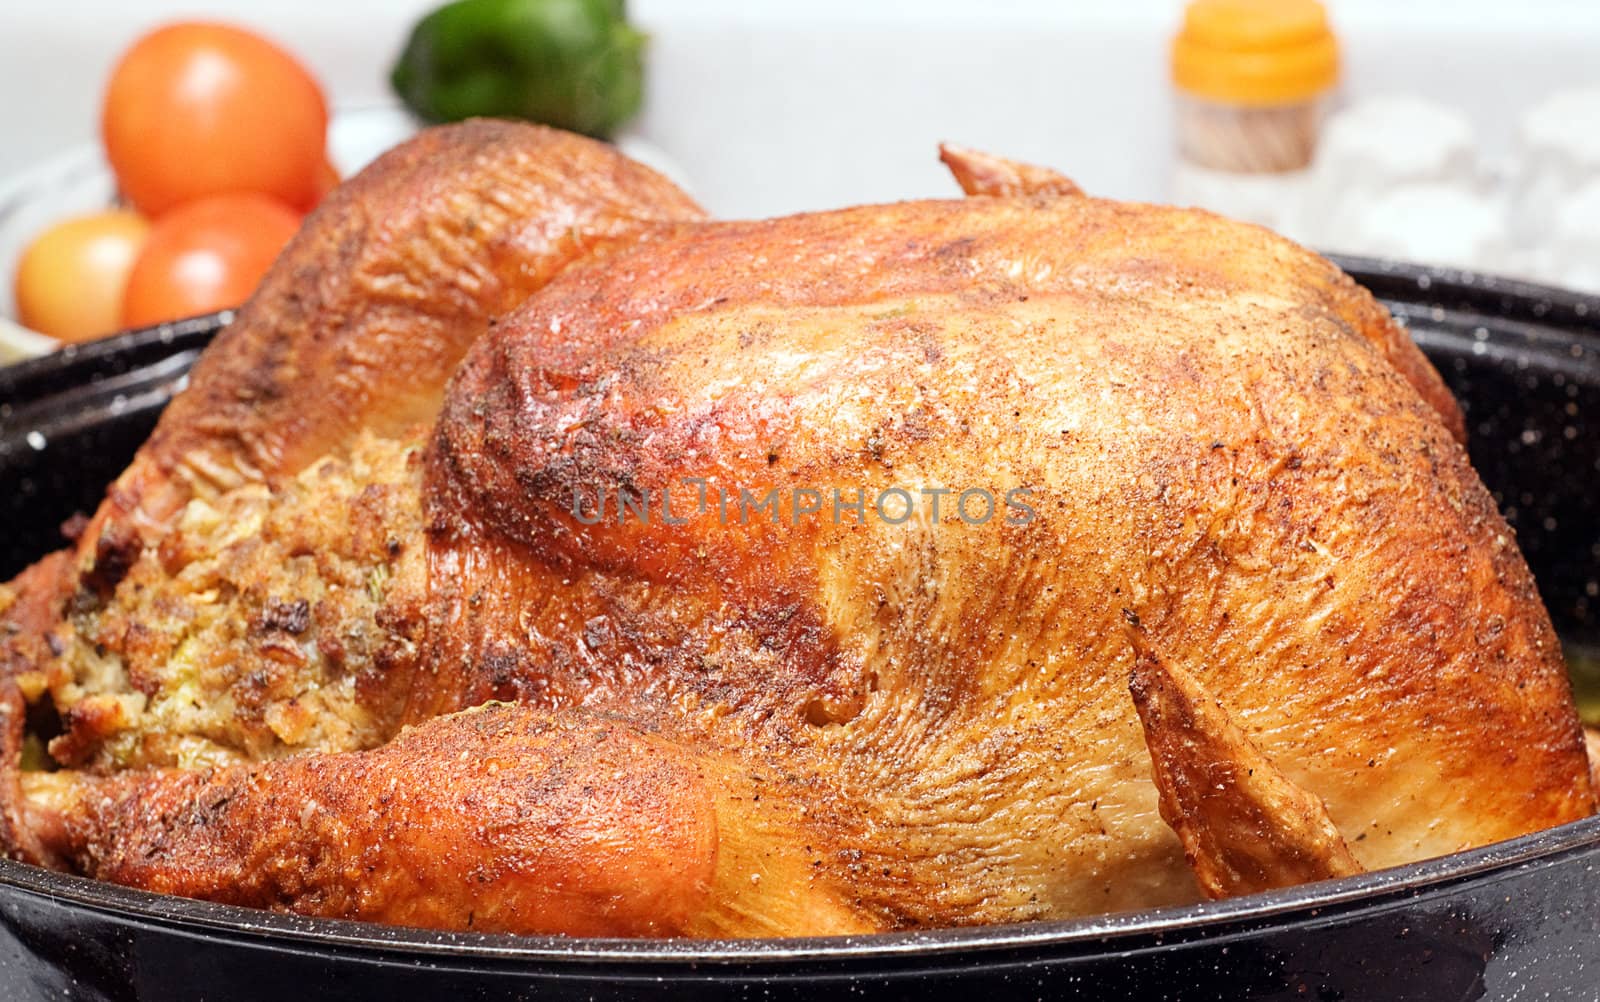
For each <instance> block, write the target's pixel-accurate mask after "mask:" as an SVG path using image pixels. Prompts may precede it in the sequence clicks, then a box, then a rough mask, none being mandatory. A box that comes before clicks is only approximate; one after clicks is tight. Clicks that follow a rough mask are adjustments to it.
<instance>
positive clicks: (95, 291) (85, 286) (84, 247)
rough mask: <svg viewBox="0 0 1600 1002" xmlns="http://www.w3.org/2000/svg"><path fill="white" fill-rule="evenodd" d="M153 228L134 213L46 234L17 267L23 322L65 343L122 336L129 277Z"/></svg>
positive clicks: (86, 219) (102, 215)
mask: <svg viewBox="0 0 1600 1002" xmlns="http://www.w3.org/2000/svg"><path fill="white" fill-rule="evenodd" d="M149 230H150V224H149V223H147V222H145V221H144V218H143V217H142V216H140V215H138V214H137V213H134V212H126V211H114V212H99V213H95V214H94V215H90V216H79V217H77V218H75V219H68V220H66V221H64V222H60V223H57V224H56V225H54V226H52V227H50V228H49V229H48V230H45V231H44V232H43V233H41V234H39V236H37V237H35V238H34V241H33V243H31V244H29V245H28V249H27V250H25V251H23V252H22V260H21V261H19V262H18V263H17V275H16V298H17V319H18V320H20V321H22V323H23V325H24V326H26V327H31V328H33V329H34V330H36V331H38V332H39V333H41V334H48V335H50V336H51V337H55V338H60V339H61V340H63V341H84V340H87V339H89V338H95V337H102V336H104V335H106V334H110V333H112V332H113V331H115V330H117V329H118V328H119V327H120V326H121V323H122V293H123V289H124V287H126V286H127V284H128V272H129V271H130V270H131V269H132V268H133V262H134V259H135V258H136V257H138V255H139V250H140V248H142V247H143V246H144V243H145V237H146V235H147V234H148V233H149Z"/></svg>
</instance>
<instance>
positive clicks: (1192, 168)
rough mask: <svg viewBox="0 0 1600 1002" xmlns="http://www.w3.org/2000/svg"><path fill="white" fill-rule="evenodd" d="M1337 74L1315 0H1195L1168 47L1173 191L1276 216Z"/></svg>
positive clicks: (1215, 205)
mask: <svg viewBox="0 0 1600 1002" xmlns="http://www.w3.org/2000/svg"><path fill="white" fill-rule="evenodd" d="M1338 80H1339V45H1338V42H1337V40H1336V39H1335V38H1334V35H1333V31H1332V29H1331V28H1330V27H1329V26H1328V18H1327V12H1326V11H1325V10H1324V9H1323V6H1322V4H1320V3H1318V2H1316V0H1194V2H1192V3H1190V4H1189V6H1188V8H1187V9H1186V10H1185V12H1184V19H1183V27H1182V30H1181V31H1180V32H1179V33H1178V36H1177V38H1176V39H1175V40H1174V42H1173V46H1172V82H1173V86H1174V88H1175V89H1176V108H1175V124H1176V128H1177V154H1178V157H1177V160H1178V162H1177V166H1176V169H1175V172H1174V195H1175V197H1176V198H1177V200H1179V201H1182V202H1192V203H1195V204H1199V205H1203V206H1205V207H1207V208H1212V209H1216V210H1217V211H1220V212H1223V213H1226V214H1228V215H1233V216H1236V217H1238V218H1243V219H1249V220H1251V221H1254V222H1260V223H1265V224H1267V225H1273V224H1275V223H1276V222H1277V219H1278V217H1279V215H1280V213H1282V212H1283V211H1285V210H1286V209H1288V208H1289V207H1290V206H1291V204H1292V202H1293V200H1294V198H1295V196H1296V185H1297V184H1298V181H1299V179H1300V177H1301V175H1302V173H1303V172H1304V170H1305V168H1306V167H1307V166H1308V165H1309V164H1310V163H1311V157H1312V154H1313V153H1314V152H1315V150H1316V143H1317V133H1318V130H1319V129H1320V128H1321V124H1322V119H1323V117H1324V115H1325V114H1326V113H1327V111H1328V108H1329V106H1330V104H1331V101H1332V96H1333V92H1334V89H1335V87H1336V85H1337V84H1338Z"/></svg>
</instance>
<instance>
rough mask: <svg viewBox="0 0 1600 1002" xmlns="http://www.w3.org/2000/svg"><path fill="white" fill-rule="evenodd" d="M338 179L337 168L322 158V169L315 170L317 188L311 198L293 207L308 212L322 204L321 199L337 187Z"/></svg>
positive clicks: (331, 162)
mask: <svg viewBox="0 0 1600 1002" xmlns="http://www.w3.org/2000/svg"><path fill="white" fill-rule="evenodd" d="M340 180H341V179H340V177H339V168H337V167H335V166H334V165H333V161H331V160H324V161H323V162H322V169H321V170H319V171H318V172H317V189H316V191H315V192H314V193H313V194H312V196H311V200H310V201H308V202H302V203H299V204H297V205H296V206H295V207H296V208H298V209H300V210H301V211H302V212H310V211H311V210H312V209H315V208H316V207H317V206H319V205H321V204H322V200H323V199H324V198H327V197H328V193H329V192H331V191H333V189H335V188H337V187H339V181H340Z"/></svg>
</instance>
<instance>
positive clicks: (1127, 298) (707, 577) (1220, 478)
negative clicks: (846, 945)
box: [412, 198, 1591, 925]
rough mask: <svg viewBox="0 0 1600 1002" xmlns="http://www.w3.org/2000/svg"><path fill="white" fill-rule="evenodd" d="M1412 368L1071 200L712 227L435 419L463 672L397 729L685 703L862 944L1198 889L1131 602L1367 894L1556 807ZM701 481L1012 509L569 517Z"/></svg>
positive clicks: (1580, 775) (1520, 593) (1493, 599)
mask: <svg viewBox="0 0 1600 1002" xmlns="http://www.w3.org/2000/svg"><path fill="white" fill-rule="evenodd" d="M1414 353H1415V348H1414V347H1411V346H1410V345H1409V342H1406V341H1405V340H1404V338H1403V335H1402V334H1400V333H1399V332H1398V331H1396V330H1395V328H1394V327H1393V325H1392V323H1391V322H1390V321H1388V320H1387V319H1386V318H1384V317H1382V314H1381V311H1379V310H1378V308H1377V307H1376V305H1375V304H1373V303H1372V301H1371V299H1370V297H1368V296H1367V295H1366V294H1365V293H1364V292H1361V291H1360V290H1358V289H1356V288H1355V287H1354V286H1352V285H1351V284H1350V283H1348V281H1347V280H1345V279H1343V278H1342V277H1341V276H1339V275H1338V273H1337V272H1336V271H1335V270H1334V269H1333V268H1332V267H1331V266H1330V265H1328V264H1327V263H1326V262H1324V261H1322V260H1321V259H1319V258H1316V257H1315V256H1313V255H1311V254H1309V253H1307V252H1304V251H1301V250H1299V249H1298V248H1295V247H1293V246H1292V245H1290V244H1288V243H1286V242H1284V241H1281V240H1278V239H1276V238H1273V237H1271V236H1269V235H1267V234H1265V233H1263V232H1262V231H1260V230H1257V229H1254V228H1251V227H1245V226H1240V225H1236V224H1232V223H1228V222H1225V221H1222V220H1219V219H1216V218H1214V217H1210V216H1207V215H1204V214H1200V213H1192V212H1182V211H1177V210H1170V209H1161V208H1154V207H1145V206H1127V205H1118V204H1115V203H1109V202H1101V201H1095V200H1089V199H1079V198H1044V199H1037V200H1031V201H1029V200H1015V199H974V200H970V201H967V202H940V203H909V204H905V205H897V206H889V207H868V208H861V209H850V210H844V211H841V212H836V213H826V214H821V215H815V216H802V217H795V218H790V219H781V220H773V221H770V222H762V223H735V224H725V225H721V226H714V227H712V226H708V227H705V228H700V229H697V230H694V231H692V232H686V233H683V234H681V235H677V236H673V237H669V238H666V239H664V240H662V241H660V242H658V243H654V244H652V245H650V246H648V247H645V248H641V249H639V250H637V251H634V252H630V253H626V254H622V255H619V256H617V257H616V258H613V259H611V260H609V261H607V262H605V264H604V265H603V266H595V267H587V266H585V267H581V268H579V269H576V270H574V271H571V272H569V273H567V274H566V275H564V276H562V278H561V279H559V280H558V281H556V282H555V283H552V285H551V286H549V287H548V288H546V289H545V290H544V291H543V292H542V293H541V294H540V295H539V296H537V297H535V298H534V299H532V300H530V301H529V303H528V304H527V305H526V306H525V307H524V308H523V310H522V311H520V312H519V314H518V315H517V316H516V317H514V318H513V319H512V320H510V321H509V322H508V323H507V324H505V325H503V326H502V327H501V328H500V329H498V330H497V331H495V332H494V333H493V334H491V335H490V336H489V337H488V338H486V339H485V340H484V341H482V342H480V343H479V344H478V345H477V346H476V347H475V349H474V351H473V352H472V353H471V354H470V355H469V357H468V359H467V361H466V362H465V363H464V366H463V368H462V371H461V374H460V375H459V376H458V378H457V380H456V382H455V384H454V385H453V387H452V389H451V392H450V395H449V398H448V400H447V403H446V408H445V412H444V414H443V416H442V418H441V420H440V423H439V427H438V432H437V439H436V443H435V453H434V456H433V457H432V462H433V464H434V465H433V470H432V476H433V477H434V479H433V480H432V482H431V487H432V490H433V491H434V493H433V494H432V496H431V499H432V502H433V507H432V508H431V509H430V511H431V514H430V519H431V521H432V524H433V526H434V540H433V543H432V546H433V547H434V550H433V554H432V557H431V559H432V560H433V562H434V563H433V567H434V570H433V580H434V587H435V594H436V599H437V600H438V602H439V606H438V611H437V612H436V616H438V617H440V618H439V620H437V621H436V632H435V639H436V642H438V643H440V644H441V645H444V647H443V648H442V649H446V650H448V651H449V654H448V656H446V657H445V658H444V659H443V660H442V661H441V663H440V664H439V666H438V669H437V670H438V674H437V676H436V679H437V684H436V685H430V686H427V687H417V688H415V689H414V690H413V706H412V713H413V715H414V716H416V717H426V716H429V715H432V714H434V713H437V712H441V711H443V710H447V709H450V708H453V707H455V706H458V705H471V704H473V703H475V702H477V701H479V700H481V699H484V698H488V697H490V696H498V697H500V698H506V697H518V698H525V699H535V700H551V701H560V702H571V703H582V704H584V705H587V706H591V707H596V708H600V709H602V710H603V711H604V712H607V713H616V714H619V715H625V716H632V717H633V718H635V719H649V720H654V719H668V720H674V721H677V720H680V719H682V714H681V708H682V707H685V706H687V707H689V708H691V712H690V714H689V715H688V721H689V727H690V729H691V736H686V737H685V738H684V740H686V741H694V742H706V741H710V742H717V743H719V744H724V745H725V746H728V747H740V746H747V745H754V746H757V747H760V748H761V749H763V753H762V754H764V755H765V756H768V757H770V758H772V759H774V760H776V761H779V762H781V763H783V768H784V769H785V770H787V771H789V772H791V773H792V774H794V775H795V776H797V777H800V778H799V779H798V780H797V782H801V783H804V784H809V787H808V788H813V789H817V790H818V791H819V792H817V793H815V794H813V795H812V796H813V801H812V802H813V805H814V809H813V811H812V815H811V817H812V818H813V819H814V821H815V822H816V823H817V824H818V825H819V826H826V825H832V826H836V827H837V828H838V829H839V830H848V831H849V832H850V835H849V836H848V837H847V839H848V840H849V841H850V842H851V844H852V847H853V849H854V850H855V851H858V852H860V853H861V854H862V859H863V860H864V861H863V862H862V864H861V865H860V866H859V867H857V868H854V869H850V870H848V874H849V875H848V878H847V879H848V880H849V881H850V882H851V883H852V884H853V885H854V886H855V887H856V889H857V893H858V894H859V896H860V898H861V900H862V902H863V907H864V908H866V909H868V910H869V911H870V912H872V913H873V914H875V915H877V916H878V919H879V921H881V922H882V923H883V924H885V925H904V924H938V923H946V922H960V921H1002V920H1008V919H1020V918H1034V917H1042V916H1051V915H1063V914H1072V913H1079V912H1084V911H1093V910H1099V909H1103V908H1106V907H1124V906H1130V905H1140V904H1153V903H1158V902H1165V901H1174V900H1180V899H1185V898H1188V897H1189V896H1191V895H1192V894H1193V881H1192V878H1191V877H1190V875H1189V873H1188V872H1187V870H1186V869H1185V867H1184V864H1183V858H1182V854H1181V853H1180V852H1179V850H1178V846H1177V844H1176V842H1175V840H1174V838H1173V836H1172V833H1171V831H1170V830H1169V829H1168V828H1167V827H1166V826H1165V825H1164V824H1163V823H1162V822H1161V819H1160V817H1159V813H1158V811H1157V804H1156V797H1155V791H1154V789H1153V787H1152V786H1151V785H1150V783H1149V777H1150V772H1149V769H1150V766H1149V757H1148V753H1147V751H1146V749H1145V742H1144V739H1143V736H1142V734H1141V731H1140V727H1139V722H1138V718H1137V716H1136V714H1135V712H1134V708H1133V704H1132V701H1131V700H1130V699H1129V697H1128V693H1127V687H1126V682H1127V678H1128V675H1129V672H1130V670H1131V668H1132V667H1133V656H1132V653H1131V650H1130V648H1129V646H1128V644H1127V642H1126V640H1125V638H1124V636H1123V632H1122V627H1121V622H1120V619H1119V610H1120V609H1121V608H1123V607H1125V606H1126V607H1128V608H1131V609H1132V610H1134V611H1136V612H1137V614H1138V615H1139V616H1140V618H1141V619H1142V620H1143V621H1144V623H1145V624H1146V627H1147V629H1148V630H1149V632H1150V636H1151V639H1152V642H1153V644H1154V645H1156V647H1157V648H1158V649H1160V650H1162V651H1164V652H1167V653H1168V654H1169V656H1171V657H1172V658H1173V659H1174V660H1175V661H1178V662H1181V663H1184V664H1191V665H1196V666H1203V681H1204V683H1205V685H1206V687H1207V688H1208V689H1209V690H1210V691H1211V692H1213V693H1214V694H1216V696H1217V697H1218V698H1219V699H1220V700H1221V701H1222V703H1223V704H1224V705H1225V706H1226V707H1227V708H1228V711H1229V713H1230V714H1231V716H1232V717H1233V719H1234V720H1235V721H1237V722H1238V723H1239V725H1240V727H1241V728H1242V729H1243V730H1244V731H1245V732H1246V733H1247V735H1248V736H1249V738H1250V739H1251V740H1252V741H1253V742H1254V743H1255V744H1256V745H1257V746H1258V747H1259V748H1260V749H1261V750H1262V751H1263V753H1264V754H1265V755H1267V756H1268V758H1270V759H1271V760H1272V761H1274V762H1276V763H1277V764H1278V765H1279V767H1280V768H1281V769H1282V770H1283V771H1284V772H1285V774H1286V775H1287V776H1289V777H1290V778H1291V779H1292V780H1293V781H1294V782H1295V783H1297V784H1299V785H1300V786H1301V787H1303V788H1304V789H1305V790H1307V791H1310V792H1312V793H1314V794H1315V795H1316V796H1319V797H1321V798H1322V799H1323V800H1325V801H1326V802H1327V805H1328V810H1329V812H1330V815H1331V817H1332V819H1333V821H1334V822H1335V823H1336V824H1337V825H1338V827H1339V829H1340V831H1341V832H1343V833H1344V835H1345V837H1346V838H1348V839H1349V840H1350V841H1351V844H1352V848H1353V850H1354V852H1355V854H1356V856H1357V858H1358V859H1359V860H1360V861H1361V862H1362V863H1363V864H1364V865H1367V866H1383V865H1389V864H1392V863H1397V862H1401V861H1404V860H1410V859H1416V858H1418V857H1422V856H1429V855H1434V854H1438V853H1444V852H1449V851H1452V850H1455V849H1458V848H1461V847H1464V846H1467V845H1474V844H1480V843H1483V842H1486V841H1493V840H1495V839H1500V838H1504V837H1508V836H1510V835H1513V834H1517V833H1520V832H1523V831H1526V830H1529V829H1531V828H1538V827H1543V826H1545V825H1548V824H1553V823H1558V822H1560V821H1563V820H1568V819H1572V818H1576V817H1580V816H1582V815H1584V814H1587V813H1588V812H1589V811H1590V809H1591V799H1590V796H1591V795H1590V792H1589V789H1588V787H1587V785H1586V784H1585V782H1584V760H1583V755H1582V749H1581V747H1580V745H1581V742H1580V737H1579V733H1578V730H1577V725H1576V722H1575V719H1574V717H1573V715H1572V712H1571V708H1570V701H1569V695H1568V690H1567V683H1566V679H1565V674H1564V668H1563V665H1562V661H1561V658H1560V652H1559V648H1558V646H1557V643H1556V639H1555V637H1554V635H1553V633H1552V631H1551V629H1550V626H1549V623H1548V620H1547V618H1546V616H1545V614H1544V612H1543V611H1542V609H1541V607H1540V605H1539V602H1538V599H1537V597H1536V595H1535V592H1534V590H1533V586H1532V582H1531V580H1530V579H1529V576H1528V574H1527V571H1526V569H1525V567H1524V566H1523V564H1522V561H1521V558H1520V556H1519V555H1518V554H1517V552H1516V549H1515V546H1514V543H1513V542H1512V538H1511V535H1510V532H1509V530H1508V529H1507V528H1506V527H1505V524H1504V523H1503V521H1502V520H1501V519H1500V517H1499V515H1498V514H1497V513H1496V512H1495V510H1494V506H1493V504H1492V502H1491V500H1490V498H1489V497H1488V495H1487V493H1486V492H1485V491H1484V489H1483V487H1482V486H1481V484H1480V483H1479V482H1478V480H1477V478H1476V476H1475V475H1474V474H1473V472H1472V471H1471V469H1470V467H1469V465H1468V463H1467V458H1466V455H1465V453H1464V451H1463V450H1462V448H1461V447H1460V445H1459V444H1458V442H1457V441H1456V440H1455V436H1454V434H1453V433H1454V432H1455V431H1456V430H1458V428H1459V416H1458V413H1457V411H1456V410H1455V408H1454V406H1453V404H1451V403H1450V402H1449V400H1448V398H1447V397H1446V396H1442V395H1441V393H1442V391H1441V390H1440V389H1439V387H1438V383H1437V376H1435V375H1434V374H1433V373H1432V371H1431V370H1430V369H1427V368H1426V367H1425V363H1421V362H1420V361H1419V362H1418V365H1419V366H1421V368H1420V369H1419V368H1416V367H1408V368H1407V370H1405V371H1397V369H1396V367H1395V366H1394V365H1393V364H1391V362H1390V359H1391V358H1394V357H1399V358H1401V359H1402V360H1404V359H1406V358H1408V357H1409V356H1410V355H1412V354H1414ZM1418 372H1420V373H1421V375H1417V373H1418ZM1407 375H1410V376H1411V377H1412V379H1413V380H1414V383H1413V382H1411V381H1408V378H1407ZM1430 404H1431V406H1430ZM688 478H703V479H704V481H705V482H706V483H707V484H708V485H710V487H711V488H713V489H714V488H715V487H717V486H722V487H724V488H726V489H728V490H729V491H737V490H738V489H739V488H741V487H748V488H752V489H755V490H757V491H764V490H765V489H766V488H768V487H770V486H776V487H778V488H780V494H781V495H784V496H790V497H792V492H793V491H794V490H796V489H801V488H811V487H822V488H825V489H826V488H829V487H833V486H839V487H843V488H845V489H846V490H847V491H849V492H851V493H853V492H854V490H855V489H856V488H858V487H864V488H865V489H866V490H867V491H868V494H869V496H873V497H875V496H876V495H877V494H878V493H879V491H881V490H882V489H885V488H888V487H894V486H900V487H905V488H909V489H911V490H912V491H913V492H917V491H919V490H920V489H922V488H928V487H939V486H942V487H946V488H950V489H951V490H953V491H956V492H959V491H962V490H965V489H968V488H975V487H977V488H987V489H989V490H991V491H993V492H994V493H995V494H996V495H997V496H998V495H999V494H1001V493H1002V492H1004V491H1006V490H1008V489H1011V488H1013V487H1026V488H1029V489H1031V490H1032V492H1033V493H1032V495H1031V505H1032V507H1033V509H1034V510H1035V511H1036V512H1037V518H1035V519H1033V520H1032V521H1031V522H1029V523H1028V524H1025V525H1008V524H1006V521H1005V519H1004V518H1002V517H998V516H997V517H995V518H994V519H993V520H992V521H991V522H989V523H988V524H986V525H981V526H980V525H968V524H964V523H963V522H962V521H961V520H960V519H959V518H958V517H957V516H956V514H955V513H954V512H952V511H951V510H950V502H951V501H953V500H954V495H951V496H949V497H947V498H946V508H945V510H944V512H943V517H942V518H941V520H940V521H939V522H938V523H934V522H933V521H932V520H931V519H930V518H928V517H927V511H926V502H925V500H924V501H923V502H922V503H921V504H920V506H919V517H917V518H914V519H912V520H910V521H907V522H905V523H904V524H901V525H891V524H888V523H887V522H886V521H885V520H883V519H881V518H876V517H875V518H871V519H869V520H867V522H866V524H861V525H855V524H842V525H834V524H833V522H832V520H831V518H828V517H821V518H818V517H812V518H808V519H801V520H799V523H798V524H789V522H790V521H791V520H790V519H787V518H785V519H783V520H782V521H783V524H777V525H774V524H772V523H771V521H769V519H768V518H767V517H766V516H765V515H764V514H763V515H758V516H757V517H756V518H755V519H753V520H751V521H750V522H749V524H743V525H741V524H738V523H737V521H735V523H734V524H730V525H721V524H718V520H717V519H716V518H714V517H713V518H704V517H702V518H700V519H697V520H695V521H693V522H692V523H691V524H689V525H682V526H680V525H671V524H667V522H666V521H665V520H664V519H662V518H659V517H658V518H656V519H654V520H653V521H652V522H650V523H649V524H646V523H644V522H643V521H641V520H639V519H637V518H630V519H629V520H627V522H626V524H620V525H619V524H617V523H616V521H615V520H614V518H613V519H608V520H606V521H605V522H603V523H600V524H595V525H586V524H583V522H582V521H581V520H579V519H577V518H575V517H574V516H573V515H572V513H571V506H572V499H573V496H574V492H578V493H579V494H582V495H584V496H591V497H592V496H593V494H594V492H595V490H596V489H597V488H602V487H603V488H609V489H611V490H615V489H616V488H617V487H618V486H619V485H623V486H626V487H629V488H631V489H634V490H654V491H656V492H657V494H658V496H659V491H660V490H661V489H662V488H664V487H670V488H675V489H676V488H681V487H682V485H683V484H684V483H685V482H686V480H687V479H688ZM692 490H693V489H692V488H683V491H684V496H688V497H692V496H693V493H692ZM891 507H893V508H895V509H896V510H898V505H892V506H891ZM845 521H846V522H847V523H848V522H850V521H853V520H852V519H850V518H849V517H848V515H847V516H846V519H845ZM509 582H516V584H515V585H514V587H513V586H510V585H508V583H509ZM508 594H509V595H510V597H509V598H507V597H506V596H507V595H508ZM708 706H714V707H716V715H712V714H710V713H708V712H706V711H705V710H704V708H706V707H708ZM807 837H812V836H811V835H809V834H808V836H807Z"/></svg>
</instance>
